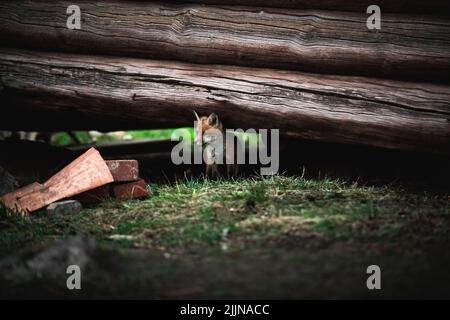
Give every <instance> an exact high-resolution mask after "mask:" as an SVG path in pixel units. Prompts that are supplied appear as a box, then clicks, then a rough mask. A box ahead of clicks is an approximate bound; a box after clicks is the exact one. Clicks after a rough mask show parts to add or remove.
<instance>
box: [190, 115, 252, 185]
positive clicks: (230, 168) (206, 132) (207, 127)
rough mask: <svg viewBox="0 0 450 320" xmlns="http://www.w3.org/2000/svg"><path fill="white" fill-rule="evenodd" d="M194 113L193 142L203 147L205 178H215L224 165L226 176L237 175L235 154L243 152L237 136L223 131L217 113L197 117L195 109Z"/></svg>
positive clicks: (220, 172)
mask: <svg viewBox="0 0 450 320" xmlns="http://www.w3.org/2000/svg"><path fill="white" fill-rule="evenodd" d="M194 114H195V117H196V118H197V128H196V132H195V140H194V143H195V144H196V145H202V146H203V147H204V160H205V162H206V172H205V176H206V178H208V177H212V178H217V177H218V176H220V175H221V174H222V173H223V169H222V168H224V167H225V166H226V170H227V176H228V178H231V177H234V178H237V177H238V175H239V164H238V161H237V155H238V154H241V155H242V152H244V151H243V147H242V143H241V141H240V139H239V137H237V136H236V135H234V134H233V133H232V132H226V131H225V129H224V126H223V124H222V122H221V121H220V119H219V116H218V115H217V114H215V113H211V114H210V115H209V116H208V117H206V116H203V117H199V115H198V114H197V113H196V112H195V111H194ZM219 139H221V140H219ZM239 152H241V153H239ZM244 156H245V155H244Z"/></svg>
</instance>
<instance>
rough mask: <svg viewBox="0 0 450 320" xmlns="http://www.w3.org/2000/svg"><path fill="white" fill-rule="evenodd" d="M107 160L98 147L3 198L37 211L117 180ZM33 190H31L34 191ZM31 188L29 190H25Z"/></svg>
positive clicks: (20, 208) (8, 203)
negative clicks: (41, 181)
mask: <svg viewBox="0 0 450 320" xmlns="http://www.w3.org/2000/svg"><path fill="white" fill-rule="evenodd" d="M113 181H114V179H113V177H112V175H111V172H110V171H109V169H108V166H107V165H106V163H105V160H103V158H102V157H101V155H100V153H99V152H98V151H97V150H95V149H94V148H91V149H89V150H88V151H86V152H85V153H83V154H82V155H81V156H79V157H78V158H77V159H75V160H74V161H72V162H71V163H70V164H68V165H67V166H66V167H64V168H63V169H62V170H61V171H59V172H58V173H56V174H55V175H54V176H52V177H51V178H50V179H49V180H47V181H46V182H45V183H43V184H42V185H39V184H36V183H35V184H32V185H30V186H27V187H25V188H22V189H20V190H18V191H15V192H12V193H8V194H6V195H4V196H2V197H0V202H3V204H4V205H5V206H6V207H7V208H9V209H11V210H16V211H19V212H33V211H36V210H39V209H41V208H43V207H45V206H47V205H48V204H50V203H52V202H55V201H58V200H61V199H64V198H69V197H72V196H74V195H76V194H79V193H82V192H85V191H88V190H91V189H94V188H97V187H100V186H102V185H105V184H108V183H110V182H113ZM30 190H31V192H28V191H30ZM25 192H27V193H26V194H24V193H25Z"/></svg>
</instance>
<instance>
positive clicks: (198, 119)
mask: <svg viewBox="0 0 450 320" xmlns="http://www.w3.org/2000/svg"><path fill="white" fill-rule="evenodd" d="M193 111H194V114H195V117H196V118H197V121H198V122H200V117H199V116H198V114H197V112H195V110H193Z"/></svg>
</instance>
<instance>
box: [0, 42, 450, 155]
mask: <svg viewBox="0 0 450 320" xmlns="http://www.w3.org/2000/svg"><path fill="white" fill-rule="evenodd" d="M0 75H1V78H0V80H1V83H2V86H3V88H2V90H1V93H0V99H1V105H2V108H1V116H0V128H5V129H15V130H19V129H34V130H38V129H40V128H44V129H45V130H47V131H48V130H62V129H64V130H69V129H99V130H112V129H116V130H117V129H127V128H134V129H138V128H167V127H181V126H192V125H193V121H194V115H193V113H192V110H196V111H197V112H198V113H200V114H207V113H209V112H213V111H214V112H217V113H218V114H219V116H220V117H221V118H222V119H223V121H224V123H225V124H226V125H228V127H229V128H256V129H258V128H268V129H271V128H278V129H280V133H281V134H283V135H288V136H292V137H300V138H305V139H312V140H323V141H328V142H338V143H350V144H363V145H371V146H378V147H386V148H396V149H403V150H419V151H429V152H437V153H444V154H448V153H449V151H450V148H449V147H450V87H448V86H444V85H436V84H434V85H433V84H425V83H412V82H400V81H393V80H381V79H369V78H362V77H344V76H318V75H312V74H306V73H300V72H293V71H279V70H270V69H256V68H243V67H233V66H219V65H210V66H201V65H192V64H185V63H175V62H167V61H166V62H163V61H147V60H141V59H131V58H114V57H98V56H83V55H68V54H58V53H39V52H29V51H19V50H13V49H0Z"/></svg>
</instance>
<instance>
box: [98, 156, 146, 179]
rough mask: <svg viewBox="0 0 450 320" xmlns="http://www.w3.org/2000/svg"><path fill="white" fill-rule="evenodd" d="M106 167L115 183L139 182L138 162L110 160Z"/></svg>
mask: <svg viewBox="0 0 450 320" xmlns="http://www.w3.org/2000/svg"><path fill="white" fill-rule="evenodd" d="M106 165H107V166H108V168H109V171H111V174H112V176H113V178H114V181H115V182H128V181H137V180H139V162H138V161H137V160H108V161H106Z"/></svg>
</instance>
